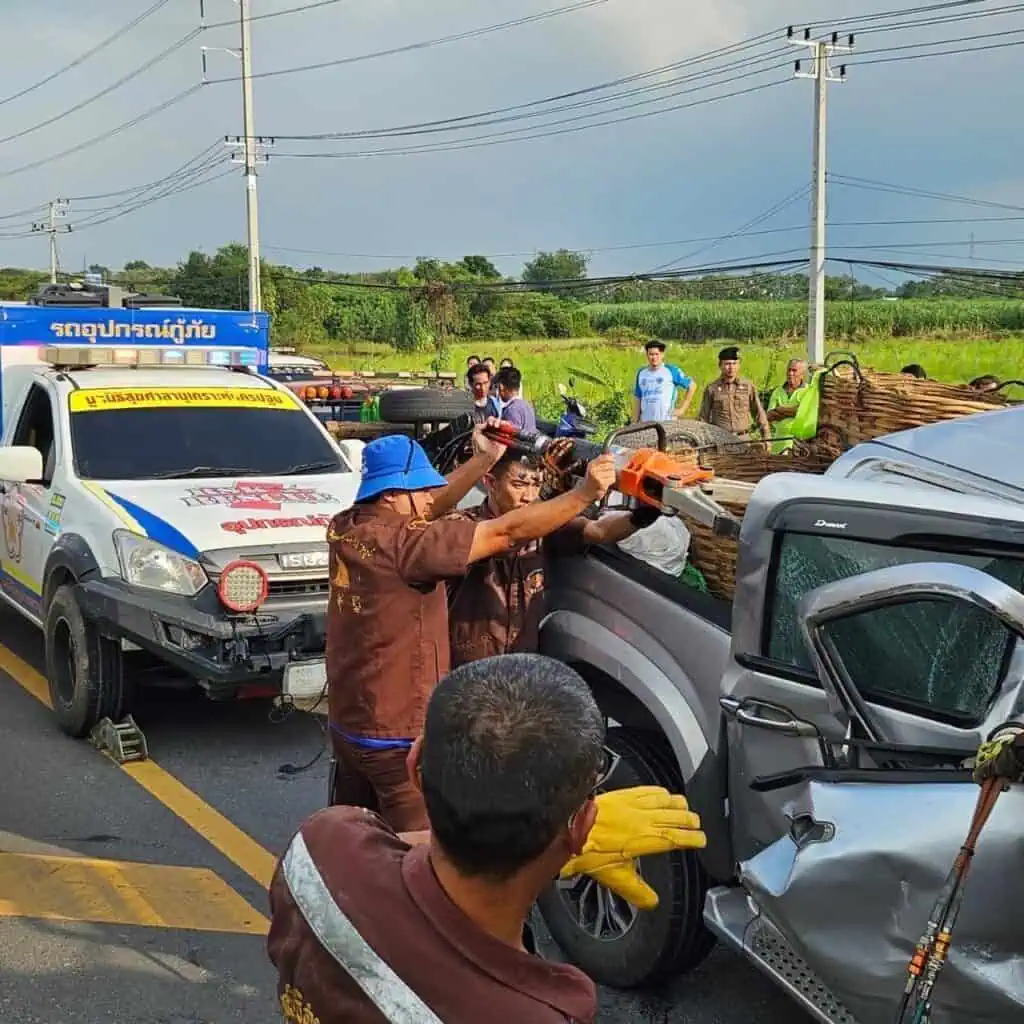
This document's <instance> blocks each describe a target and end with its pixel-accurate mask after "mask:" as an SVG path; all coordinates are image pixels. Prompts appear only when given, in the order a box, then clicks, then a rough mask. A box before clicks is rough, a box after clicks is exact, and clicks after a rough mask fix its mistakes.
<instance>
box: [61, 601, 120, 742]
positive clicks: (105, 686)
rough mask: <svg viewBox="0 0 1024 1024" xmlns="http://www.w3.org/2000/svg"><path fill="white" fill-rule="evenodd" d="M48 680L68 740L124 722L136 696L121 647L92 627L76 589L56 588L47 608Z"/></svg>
mask: <svg viewBox="0 0 1024 1024" xmlns="http://www.w3.org/2000/svg"><path fill="white" fill-rule="evenodd" d="M45 641H46V679H47V682H48V683H49V686H50V703H51V704H52V705H53V713H54V715H55V717H56V719H57V724H58V725H59V726H60V727H61V729H62V730H63V731H64V732H66V733H67V734H68V735H69V736H74V737H76V738H77V737H81V736H86V735H88V733H89V731H90V730H91V729H92V727H93V726H94V725H95V724H96V723H97V722H99V721H100V720H101V719H103V718H111V719H113V720H114V721H115V722H117V721H119V720H120V719H121V718H122V716H123V715H124V714H126V713H127V712H128V704H129V702H130V697H131V694H130V692H129V687H128V682H127V676H126V673H125V671H124V664H123V659H122V656H121V649H120V647H119V646H118V644H117V642H116V641H114V640H110V639H108V638H106V637H101V636H100V635H99V633H98V632H97V630H96V627H95V626H94V625H93V624H92V623H90V622H88V621H87V620H86V618H85V616H84V615H82V610H81V608H80V607H79V605H78V600H77V599H76V597H75V591H74V587H73V586H70V585H67V584H65V585H64V586H61V587H59V588H58V589H57V592H56V593H55V594H54V595H53V599H52V600H51V601H50V604H49V606H48V607H47V609H46V621H45Z"/></svg>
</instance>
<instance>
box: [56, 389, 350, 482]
mask: <svg viewBox="0 0 1024 1024" xmlns="http://www.w3.org/2000/svg"><path fill="white" fill-rule="evenodd" d="M71 445H72V451H73V452H74V458H75V469H76V472H77V473H78V475H79V476H80V477H82V478H83V479H86V480H154V479H173V478H176V477H177V478H185V477H189V476H193V477H217V476H241V475H253V476H287V475H290V474H291V475H299V474H308V473H346V472H349V469H348V467H347V466H346V465H345V463H344V461H343V460H342V458H341V456H340V454H339V453H338V451H337V449H336V448H335V447H334V446H333V445H332V444H331V442H330V441H329V440H328V439H327V438H326V437H324V436H323V434H321V433H320V431H319V430H317V428H316V427H315V426H314V424H313V423H311V422H310V421H309V419H308V418H307V417H306V416H305V415H304V414H303V413H302V412H301V410H295V411H293V410H291V409H259V408H256V409H242V408H218V407H208V406H187V407H184V408H181V407H179V408H168V407H156V408H129V409H116V410H107V409H92V410H89V411H79V412H75V411H72V413H71Z"/></svg>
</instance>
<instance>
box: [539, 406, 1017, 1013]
mask: <svg viewBox="0 0 1024 1024" xmlns="http://www.w3.org/2000/svg"><path fill="white" fill-rule="evenodd" d="M1022 426H1024V409H1012V410H1007V411H999V412H993V413H985V414H982V415H977V416H972V417H968V418H965V419H963V420H959V421H951V422H946V423H941V424H937V425H934V426H928V427H922V428H918V429H916V430H913V431H908V432H905V433H903V434H895V435H891V436H890V437H887V438H882V439H879V440H877V441H875V442H872V443H869V444H865V445H861V446H858V447H857V448H854V449H852V450H850V451H849V452H847V453H846V454H845V455H843V456H842V457H840V458H839V459H838V460H837V461H836V462H835V463H833V465H832V466H831V467H830V468H829V470H828V471H827V472H826V473H825V474H824V475H813V474H798V473H778V474H773V475H771V476H768V477H766V478H765V479H764V480H763V481H762V482H761V483H760V484H759V485H758V486H757V488H756V489H755V491H754V493H753V496H752V498H751V501H750V505H749V507H748V509H747V512H746V514H745V516H744V519H743V527H742V531H741V535H740V541H739V559H738V566H737V574H736V587H735V597H734V599H733V601H732V602H728V601H725V600H722V599H719V598H716V597H712V596H709V595H707V594H704V593H701V592H698V591H696V590H694V589H692V588H690V587H689V586H687V585H685V584H684V583H682V582H681V581H679V580H677V579H675V578H674V577H670V576H667V575H665V574H662V573H660V572H659V571H658V570H657V569H654V568H652V567H650V566H648V565H646V564H643V563H641V562H639V561H637V560H635V559H634V558H632V557H630V556H629V555H626V554H625V553H623V552H621V551H618V550H607V549H601V550H595V551H592V552H590V553H589V554H587V555H586V556H584V557H577V558H569V559H560V560H556V561H555V562H554V563H553V564H552V565H551V567H550V569H549V572H548V589H547V594H548V607H547V614H546V618H545V619H544V622H543V624H542V629H541V638H540V645H541V646H540V649H541V651H542V652H543V653H545V654H549V655H552V656H554V657H558V658H560V659H561V660H563V661H566V662H568V663H569V664H571V665H573V666H574V667H576V668H577V670H578V671H579V672H580V673H581V674H582V675H583V676H584V677H585V678H586V679H587V680H588V681H589V683H590V685H591V687H592V689H593V691H594V694H595V696H596V697H597V699H598V701H599V703H600V705H601V707H602V708H603V710H604V711H605V713H606V715H607V717H608V719H609V720H610V722H611V723H612V724H613V726H614V727H613V728H611V729H610V730H609V743H610V745H612V746H614V747H616V748H617V749H618V750H619V752H620V753H622V754H623V755H624V758H623V761H622V765H623V768H622V769H621V771H622V775H621V776H620V777H619V778H617V779H615V780H614V784H615V785H617V786H623V785H635V784H638V783H655V784H663V785H667V786H669V787H672V788H676V787H680V786H681V787H682V788H683V790H684V791H685V793H686V794H687V797H688V799H689V801H690V803H691V805H692V806H693V807H694V809H695V810H697V811H698V812H699V813H700V815H701V818H702V821H703V825H704V829H705V831H706V833H707V836H708V845H707V848H706V849H705V850H704V851H702V852H701V853H700V854H699V855H698V854H694V853H687V854H673V855H671V856H666V857H661V858H648V859H645V860H644V861H643V862H642V870H643V872H644V874H645V876H646V877H647V878H648V880H649V881H650V882H651V884H652V885H653V886H654V888H655V889H656V890H658V892H659V894H660V896H661V902H660V905H659V908H658V909H657V910H656V911H654V912H652V913H650V914H637V913H635V912H633V911H631V910H630V908H628V906H625V905H622V904H620V903H619V901H617V900H616V898H615V897H613V896H612V895H611V894H609V893H606V892H603V891H602V892H598V891H597V887H596V886H595V885H594V884H593V883H587V882H586V880H583V879H580V880H571V881H569V882H562V883H558V884H557V885H556V886H553V887H552V888H551V890H549V891H548V892H547V893H546V894H545V895H544V896H543V897H542V900H541V908H542V912H543V913H544V916H545V919H546V921H547V924H548V926H549V928H550V930H551V932H552V935H553V936H554V938H555V939H556V940H557V942H558V943H559V945H560V946H561V947H562V949H563V951H565V952H566V953H567V954H568V955H569V956H570V958H572V959H573V960H575V961H577V962H578V963H579V964H580V965H581V966H582V967H584V969H586V970H587V971H588V972H590V973H591V974H592V975H593V976H594V977H596V978H597V979H598V980H600V981H602V982H605V983H607V984H611V985H616V986H626V987H629V986H637V985H643V984H649V983H652V982H654V981H656V980H658V979H660V978H663V977H665V976H667V975H672V974H678V973H680V972H684V971H687V970H689V969H692V968H693V967H694V966H696V965H697V964H698V963H699V962H700V961H701V960H702V959H703V957H704V956H706V954H707V953H708V951H709V950H710V948H711V946H712V944H713V942H714V940H715V939H716V938H717V939H719V940H724V941H725V942H727V943H728V944H730V945H731V946H733V947H734V948H736V949H737V950H739V951H741V952H742V953H743V954H744V955H745V956H747V957H748V958H749V959H750V960H751V961H752V962H754V963H755V964H756V965H757V966H759V967H760V968H761V969H762V970H765V971H766V972H767V973H768V974H770V975H771V976H772V977H773V978H774V979H775V980H776V981H778V982H779V983H780V984H781V985H783V986H784V987H785V988H786V990H787V991H789V992H790V994H791V995H793V996H794V998H795V999H797V1001H798V1002H799V1003H801V1004H802V1005H803V1006H804V1008H805V1009H806V1010H808V1011H809V1012H810V1013H811V1014H812V1015H813V1016H815V1017H816V1018H817V1019H819V1020H821V1021H824V1022H846V1024H848V1022H854V1021H860V1022H862V1024H869V1022H871V1021H875V1020H885V1019H891V1014H892V1012H893V1010H894V1008H895V1005H896V1001H897V1000H898V997H899V992H900V990H901V987H902V983H903V980H904V979H905V965H906V963H907V961H908V960H909V958H910V955H911V952H912V950H913V943H914V941H915V940H916V939H917V937H918V935H919V934H920V932H921V930H922V928H923V926H924V924H925V922H926V920H927V917H928V911H929V910H930V909H931V904H932V902H933V901H934V899H935V896H936V893H937V889H938V888H939V886H940V884H941V881H942V878H943V876H944V875H945V872H946V871H947V870H948V869H949V866H950V864H951V863H952V859H953V856H954V855H955V853H956V850H957V849H958V847H959V845H960V843H962V841H963V837H964V835H965V834H966V831H967V827H968V823H969V821H970V816H971V811H972V810H973V806H974V800H975V798H976V796H977V787H975V786H973V785H971V784H970V776H969V774H968V773H965V772H964V771H963V769H962V765H963V762H964V760H965V759H966V758H968V757H970V756H971V755H972V754H973V751H974V750H975V749H976V748H977V745H978V743H979V742H981V741H982V740H983V739H984V738H985V737H986V735H987V734H988V733H989V732H990V731H991V730H992V728H993V727H995V726H997V725H999V724H1001V723H1002V722H1004V721H1006V720H1007V719H1008V718H1011V717H1013V716H1015V715H1017V716H1019V715H1020V714H1021V713H1022V711H1024V697H1022V692H1024V659H1022V645H1021V643H1020V639H1019V638H1020V636H1021V634H1022V632H1024V598H1022V597H1021V591H1022V590H1024V501H1022V498H1024V470H1022V466H1021V461H1020V459H1019V456H1018V455H1016V454H1015V453H1013V452H1011V450H1010V447H1011V446H1013V445H1016V444H1018V443H1019V441H1018V438H1019V436H1020V430H1021V427H1022ZM885 752H888V753H885ZM865 770H867V771H868V772H869V773H871V772H873V773H874V774H868V775H864V772H865ZM830 773H831V774H830ZM865 780H870V781H873V782H874V781H876V780H877V783H876V784H875V785H863V784H862V783H863V782H864V781H865ZM856 783H861V784H859V785H857V784H856ZM1019 797H1020V794H1019V793H1013V794H1011V795H1010V796H1008V797H1006V798H1005V799H1007V800H1011V799H1012V800H1017V804H1016V808H1017V813H1019V811H1020V809H1021V803H1020V802H1019ZM936 808H941V815H940V816H939V818H938V819H937V818H936V814H937V811H936ZM936 820H939V821H941V822H942V825H941V831H940V832H939V833H938V834H936V833H935V831H934V828H935V824H934V823H935V822H936ZM844 826H845V827H844ZM872 828H874V829H875V830H876V831H872ZM915 828H916V829H917V831H916V832H915V831H914V829H915ZM930 828H931V831H929V829H930ZM1019 842H1020V840H1019V833H1018V830H1017V829H1016V828H1015V827H1013V826H1012V824H1011V823H1010V822H1009V821H1008V820H1007V819H1005V818H1004V819H999V820H996V821H995V823H994V824H993V825H990V826H989V831H988V832H987V833H986V839H985V843H986V854H987V856H989V857H990V858H992V860H990V861H989V862H988V863H989V864H990V865H991V864H992V863H993V862H994V863H996V864H998V863H999V858H1000V857H1002V858H1004V859H1005V860H1006V862H1007V863H1010V860H1011V858H1012V857H1014V856H1019V853H1018V854H1014V853H1013V850H1014V849H1017V850H1018V851H1019ZM815 858H817V859H816V860H815ZM825 864H828V865H829V867H828V868H826V867H824V865H825ZM839 880H845V881H844V882H842V883H840V884H846V885H848V886H849V887H850V889H851V891H850V892H849V893H847V894H845V895H843V896H842V897H839V896H838V894H837V890H836V889H835V886H836V884H837V882H838V881H839ZM1004 885H1005V881H1004V879H1002V878H993V877H992V875H991V874H988V875H986V874H984V873H979V874H975V875H973V876H972V881H971V888H970V891H969V895H968V903H969V905H970V907H971V911H970V913H967V912H965V916H968V917H970V923H969V924H967V923H964V924H963V926H962V930H963V932H964V933H969V939H968V937H967V936H966V934H965V937H964V940H963V947H964V948H965V949H966V948H967V947H968V946H970V945H971V942H976V943H979V944H981V943H987V944H988V946H987V949H988V952H987V953H986V954H985V956H986V957H990V959H991V961H992V963H999V962H1004V964H1005V959H1003V957H1004V954H1005V956H1007V957H1009V958H1010V960H1011V961H1012V962H1014V963H1016V964H1017V965H1018V968H1019V966H1020V957H1021V950H1020V944H1019V942H1017V943H1013V942H1012V941H1011V942H1010V943H1009V946H1008V947H1006V948H1003V947H1001V946H1000V941H1001V940H1000V936H1002V937H1003V938H1004V939H1005V933H1004V932H1003V931H1002V930H1001V926H1000V925H998V923H997V922H998V921H1000V920H1001V918H1002V914H1001V912H1000V906H1001V905H1002V903H1003V901H1005V899H1006V898H1007V895H1006V891H1005V889H1004V888H1003V886H1004ZM915 887H916V889H915ZM1013 887H1014V888H1015V891H1016V890H1017V889H1019V888H1020V887H1019V886H1018V885H1017V884H1016V883H1014V886H1013ZM840 906H841V907H842V908H843V909H844V914H845V915H846V916H845V917H843V916H841V915H839V914H838V911H837V908H838V907H840ZM977 948H978V949H980V948H981V945H979V946H978V947H977ZM946 974H947V975H950V977H949V978H948V979H947V978H944V980H943V985H945V986H946V989H945V993H946V994H945V996H944V999H945V1000H947V1002H946V1003H943V1002H942V1000H940V1001H939V1003H940V1005H939V1006H938V1008H937V1009H936V1011H935V1016H934V1018H933V1020H934V1021H935V1024H938V1022H939V1021H953V1020H960V1019H967V1018H966V1017H962V1016H957V1014H958V1013H960V1014H962V1013H969V1014H970V1017H971V1019H976V1020H989V1019H992V1020H996V1019H1000V1014H1010V1015H1011V1016H1012V1014H1013V1013H1014V1012H1016V1013H1019V1012H1020V1010H1021V1008H1022V1007H1024V991H1022V990H1021V986H1020V984H1019V980H1018V982H1016V983H1013V982H1012V981H1009V980H1007V979H1008V977H1009V976H1008V975H1005V974H1004V975H1003V976H1002V977H1003V981H1002V982H1000V981H998V980H997V979H996V978H995V976H994V974H992V973H991V969H990V968H989V967H988V966H986V963H985V962H984V957H982V955H981V953H980V952H977V953H971V952H963V953H955V954H954V957H953V959H952V961H951V963H950V966H949V967H948V968H947V970H946ZM865 979H870V980H871V982H872V983H873V986H872V985H868V986H866V985H865ZM947 1014H948V1016H947ZM1001 1019H1009V1017H1006V1016H1003V1017H1002V1018H1001Z"/></svg>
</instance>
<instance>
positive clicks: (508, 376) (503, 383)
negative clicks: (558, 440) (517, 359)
mask: <svg viewBox="0 0 1024 1024" xmlns="http://www.w3.org/2000/svg"><path fill="white" fill-rule="evenodd" d="M495 383H496V384H497V385H498V398H499V399H500V400H501V405H500V406H499V410H500V411H499V413H498V415H499V417H500V418H501V419H503V420H508V422H509V423H513V424H515V425H516V426H517V427H518V428H519V429H520V430H521V431H523V433H526V434H533V433H536V431H537V415H536V413H535V412H534V411H533V406H532V405H531V404H530V403H529V402H528V401H526V399H525V398H523V397H522V395H521V394H520V390H521V388H522V385H523V375H522V374H521V373H520V372H519V371H518V370H517V369H516V368H515V367H514V366H506V367H505V369H504V370H499V371H498V376H497V377H496V378H495Z"/></svg>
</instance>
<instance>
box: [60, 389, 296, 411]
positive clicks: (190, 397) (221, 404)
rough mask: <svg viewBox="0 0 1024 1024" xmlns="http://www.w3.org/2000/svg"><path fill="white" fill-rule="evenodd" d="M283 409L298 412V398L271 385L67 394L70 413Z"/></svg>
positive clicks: (108, 390) (113, 390)
mask: <svg viewBox="0 0 1024 1024" xmlns="http://www.w3.org/2000/svg"><path fill="white" fill-rule="evenodd" d="M189 406H198V407H200V408H206V409H285V410H292V411H295V412H298V411H299V410H300V409H301V408H302V406H301V405H300V404H299V401H298V399H296V398H294V397H293V396H292V395H291V394H290V393H288V392H285V391H277V390H275V389H272V388H216V387H215V388H82V389H80V390H78V391H72V392H71V394H70V395H69V396H68V407H69V408H70V410H71V411H72V412H106V411H109V410H118V409H181V408H186V407H189Z"/></svg>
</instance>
